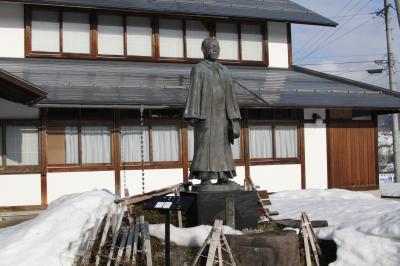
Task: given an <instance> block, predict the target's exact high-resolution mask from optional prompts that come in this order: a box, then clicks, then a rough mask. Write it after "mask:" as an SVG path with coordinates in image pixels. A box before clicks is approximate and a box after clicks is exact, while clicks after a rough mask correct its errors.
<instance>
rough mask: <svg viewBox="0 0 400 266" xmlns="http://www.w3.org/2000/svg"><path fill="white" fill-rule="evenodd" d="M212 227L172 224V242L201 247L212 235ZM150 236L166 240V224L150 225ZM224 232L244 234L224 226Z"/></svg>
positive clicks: (227, 233)
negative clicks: (184, 226)
mask: <svg viewBox="0 0 400 266" xmlns="http://www.w3.org/2000/svg"><path fill="white" fill-rule="evenodd" d="M211 229H212V226H210V225H199V226H196V227H189V228H179V227H176V226H174V225H172V224H171V227H170V233H171V234H170V240H171V242H173V243H175V244H176V245H178V246H185V247H201V245H202V244H203V242H204V241H205V240H206V238H207V236H208V235H209V234H210V232H211ZM149 231H150V235H152V236H154V237H156V238H158V239H161V240H164V238H165V224H150V225H149ZM222 232H224V234H226V235H241V234H242V232H240V231H237V230H234V229H232V228H231V227H229V226H226V225H224V226H222Z"/></svg>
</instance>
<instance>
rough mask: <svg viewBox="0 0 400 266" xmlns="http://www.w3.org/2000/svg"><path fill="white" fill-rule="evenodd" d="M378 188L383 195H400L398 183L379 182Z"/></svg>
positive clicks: (399, 184)
mask: <svg viewBox="0 0 400 266" xmlns="http://www.w3.org/2000/svg"><path fill="white" fill-rule="evenodd" d="M380 190H381V195H382V196H383V197H400V183H393V184H390V183H387V184H380Z"/></svg>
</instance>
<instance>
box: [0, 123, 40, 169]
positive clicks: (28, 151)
mask: <svg viewBox="0 0 400 266" xmlns="http://www.w3.org/2000/svg"><path fill="white" fill-rule="evenodd" d="M5 137H6V165H9V166H16V165H39V130H38V128H37V127H35V126H7V127H6V136H5Z"/></svg>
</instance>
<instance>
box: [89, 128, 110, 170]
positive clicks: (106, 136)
mask: <svg viewBox="0 0 400 266" xmlns="http://www.w3.org/2000/svg"><path fill="white" fill-rule="evenodd" d="M82 163H83V164H96V163H111V128H110V127H108V126H96V125H95V126H90V125H86V126H82Z"/></svg>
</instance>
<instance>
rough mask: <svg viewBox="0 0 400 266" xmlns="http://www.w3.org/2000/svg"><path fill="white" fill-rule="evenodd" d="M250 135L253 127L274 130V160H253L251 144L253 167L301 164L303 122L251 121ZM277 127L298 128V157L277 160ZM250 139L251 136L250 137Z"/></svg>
mask: <svg viewBox="0 0 400 266" xmlns="http://www.w3.org/2000/svg"><path fill="white" fill-rule="evenodd" d="M248 124H249V134H250V127H251V126H261V125H262V126H271V129H272V158H251V157H250V143H249V160H250V163H251V164H252V165H257V164H266V163H282V164H290V163H298V164H300V163H301V139H300V138H301V125H302V123H301V121H290V120H249V122H248ZM277 126H296V128H297V132H296V133H297V157H293V158H277V157H276V137H275V136H276V135H275V134H276V127H277ZM249 139H250V135H249Z"/></svg>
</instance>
